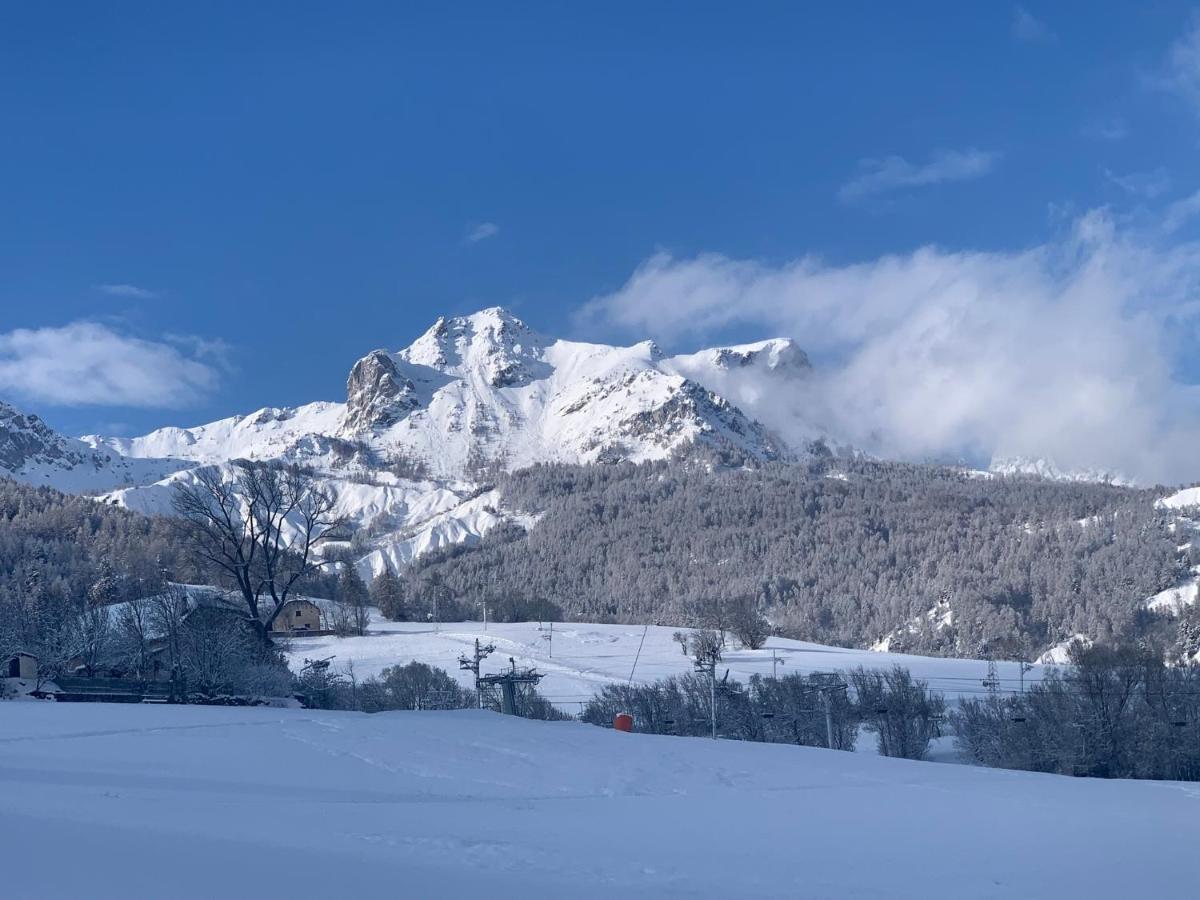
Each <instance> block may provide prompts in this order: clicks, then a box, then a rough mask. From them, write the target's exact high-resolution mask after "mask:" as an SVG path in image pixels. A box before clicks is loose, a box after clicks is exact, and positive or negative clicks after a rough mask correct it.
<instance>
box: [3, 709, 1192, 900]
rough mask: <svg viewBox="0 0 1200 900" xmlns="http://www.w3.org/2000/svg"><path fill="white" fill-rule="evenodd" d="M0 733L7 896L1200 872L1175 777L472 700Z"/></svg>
mask: <svg viewBox="0 0 1200 900" xmlns="http://www.w3.org/2000/svg"><path fill="white" fill-rule="evenodd" d="M0 748H2V753H3V758H4V765H3V766H2V767H0V817H2V818H3V820H4V823H5V828H4V837H3V841H2V843H0V859H2V860H3V882H4V886H5V889H6V891H7V893H9V894H11V895H12V896H17V897H32V896H43V897H45V896H50V897H66V896H76V897H89V898H95V900H108V898H126V897H130V896H171V897H174V898H178V900H187V898H211V897H218V896H239V897H245V896H297V897H316V896H326V897H342V896H353V897H356V898H376V897H378V898H385V897H387V898H392V897H397V896H409V897H448V896H463V897H466V896H486V897H495V898H532V897H568V896H569V897H577V898H601V897H605V898H607V897H613V896H622V897H637V898H652V897H653V898H665V897H680V898H682V897H687V898H710V897H711V898H728V897H764V898H765V897H773V898H774V897H778V898H785V897H786V898H795V897H859V898H889V900H895V898H925V897H929V896H932V895H938V896H952V897H956V898H960V900H971V898H991V900H996V898H1009V897H1011V898H1027V897H1088V898H1089V900H1107V898H1114V900H1116V898H1121V900H1124V898H1128V897H1136V896H1155V897H1167V896H1183V895H1186V894H1187V892H1188V891H1189V890H1190V885H1191V883H1192V880H1193V878H1192V867H1191V865H1190V864H1189V863H1188V862H1187V860H1189V859H1191V858H1192V856H1191V853H1192V843H1193V840H1192V834H1193V831H1194V820H1195V807H1196V797H1195V791H1194V789H1193V788H1192V787H1190V786H1187V785H1183V784H1165V783H1153V782H1120V781H1101V780H1095V779H1078V778H1075V779H1073V778H1063V777H1056V776H1046V775H1036V774H1029V773H1023V772H1006V771H1000V770H993V769H981V768H974V767H968V766H945V765H934V764H928V763H914V762H908V761H904V760H895V759H885V758H881V757H875V756H870V755H863V754H852V753H839V752H836V751H826V750H818V749H810V748H803V747H793V746H785V745H767V744H750V743H742V742H731V741H719V742H712V741H706V740H697V739H694V738H674V737H663V736H653V735H642V734H632V735H627V734H620V733H616V732H613V731H611V730H604V729H601V728H596V727H593V726H588V725H583V724H578V723H544V722H530V721H526V720H522V719H515V718H511V717H501V716H498V715H495V714H492V713H483V712H473V711H466V712H441V713H439V712H424V713H403V712H401V713H381V714H378V715H365V714H361V713H333V712H315V711H304V710H277V709H229V708H216V707H194V706H145V705H124V706H105V705H102V704H70V705H67V704H40V703H10V704H7V705H6V706H5V707H4V733H3V736H0ZM863 848H869V854H868V855H866V856H864V853H866V851H864V850H863ZM868 858H869V861H870V862H869V864H862V860H863V859H868Z"/></svg>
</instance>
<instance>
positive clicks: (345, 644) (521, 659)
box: [287, 610, 1043, 714]
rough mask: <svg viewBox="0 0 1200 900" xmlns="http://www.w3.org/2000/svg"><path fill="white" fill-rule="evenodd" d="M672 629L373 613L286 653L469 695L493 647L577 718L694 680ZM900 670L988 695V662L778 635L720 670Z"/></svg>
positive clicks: (737, 653)
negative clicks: (636, 687)
mask: <svg viewBox="0 0 1200 900" xmlns="http://www.w3.org/2000/svg"><path fill="white" fill-rule="evenodd" d="M683 630H684V631H685V632H687V631H689V629H683ZM677 631H679V629H676V628H672V627H666V626H661V625H650V626H641V627H639V626H636V625H604V624H596V623H587V622H557V623H554V624H553V626H552V625H551V624H550V623H549V622H512V623H496V622H491V623H489V624H488V625H487V626H486V627H485V626H484V624H483V622H482V621H474V622H445V623H441V624H439V625H438V626H437V627H436V629H435V627H434V625H433V624H431V623H425V622H422V623H417V622H389V621H388V620H386V619H384V618H382V617H381V616H380V615H379V613H378V610H373V611H372V616H371V623H370V629H369V632H368V633H367V634H366V635H364V636H361V637H359V636H353V637H337V636H334V635H327V636H322V637H296V638H292V639H290V640H289V641H288V642H287V655H288V660H289V664H290V666H291V668H292V670H293V671H299V670H300V668H301V667H302V666H303V665H304V661H305V660H307V659H326V658H329V657H333V660H332V665H333V668H334V669H335V670H336V671H339V672H342V673H345V672H349V671H352V672H353V674H354V677H355V678H356V679H359V680H363V679H366V678H370V677H373V676H378V675H379V673H380V672H382V671H383V670H384V669H385V668H387V667H389V666H398V665H406V664H407V663H410V662H422V663H426V664H427V665H431V666H435V667H437V668H440V669H443V670H445V671H446V672H448V673H450V674H451V675H454V676H456V677H457V678H458V681H459V683H460V684H461V685H462V686H463V687H469V688H473V687H474V683H473V676H472V675H471V673H470V672H465V671H462V670H460V669H459V666H458V659H459V657H460V656H461V655H463V654H464V653H465V654H467V655H468V656H469V655H470V654H471V652H472V650H473V648H474V644H475V641H476V640H478V641H480V642H481V643H482V644H492V645H494V646H495V648H496V649H495V652H494V653H493V654H492V655H491V656H489V657H488V658H487V659H486V660H485V661H484V663H483V664H482V666H481V672H482V673H483V674H489V673H495V672H500V671H503V670H505V669H507V668H508V667H509V665H510V663H509V660H510V659H511V660H513V661H515V663H516V665H517V666H518V667H525V666H533V667H536V669H537V670H538V671H539V672H540V673H542V674H543V675H544V676H545V677H544V678H543V679H542V682H541V684H540V686H539V688H538V690H539V691H540V692H541V693H542V694H544V695H545V696H546V697H547V699H549V700H550V701H551V702H553V703H554V704H555V705H557V706H558V707H560V708H561V709H563V710H564V711H566V712H569V713H572V714H577V713H578V712H579V710H580V707H581V704H583V703H585V702H586V701H587V700H589V699H591V697H592V695H593V694H595V693H596V692H597V691H598V690H599V689H600V688H601V687H603V686H604V685H607V684H625V683H628V682H629V681H630V680H631V679H632V681H634V682H635V683H639V684H646V683H650V682H654V681H659V680H661V679H664V678H669V677H671V676H673V675H684V674H688V673H690V672H691V671H692V661H691V658H690V657H688V656H686V655H684V653H683V652H682V650H681V648H680V645H679V643H678V642H677V641H676V640H675V639H674V634H675V633H676V632H677ZM896 665H899V666H903V667H904V668H906V669H908V670H909V671H911V672H912V675H913V677H914V678H918V679H921V680H922V681H927V682H928V683H929V686H930V688H931V689H933V690H935V691H938V692H939V693H942V694H945V695H946V696H947V697H950V698H952V699H953V698H955V697H958V696H974V695H978V694H983V693H984V692H985V689H984V687H983V679H984V678H986V677H987V674H988V664H987V663H986V662H984V661H982V660H974V659H948V658H935V657H928V656H910V655H905V654H902V653H879V652H873V651H870V650H852V649H846V648H842V647H829V646H825V645H822V644H814V643H810V642H807V641H795V640H789V639H788V638H781V637H771V638H768V639H767V641H766V644H765V645H764V646H763V647H761V648H759V649H757V650H750V649H746V648H744V647H741V646H739V645H738V642H737V641H736V640H735V639H734V638H733V637H732V636H730V638H729V641H728V648H727V649H726V651H725V652H724V655H723V658H722V660H721V664H720V670H721V673H722V675H723V674H724V672H725V671H726V670H728V671H729V677H730V678H731V679H733V680H735V681H740V682H743V683H745V682H747V681H749V679H750V676H751V675H763V676H769V675H778V676H784V675H797V674H800V675H809V674H812V673H814V672H834V671H841V672H844V671H848V670H850V669H854V668H857V667H859V666H863V667H865V668H868V669H890V668H891V667H892V666H896ZM996 665H997V675H998V677H999V679H1000V688H1001V690H1002V691H1005V692H1007V691H1016V690H1018V688H1019V686H1020V684H1021V673H1020V669H1019V664H1017V663H1014V662H999V663H997V664H996ZM1042 671H1043V667H1042V666H1035V667H1034V668H1033V669H1031V670H1030V671H1029V672H1027V673H1026V674H1025V684H1027V685H1028V684H1032V683H1033V682H1034V681H1036V680H1038V679H1039V678H1041V676H1042Z"/></svg>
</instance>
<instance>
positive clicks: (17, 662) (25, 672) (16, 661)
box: [4, 651, 38, 681]
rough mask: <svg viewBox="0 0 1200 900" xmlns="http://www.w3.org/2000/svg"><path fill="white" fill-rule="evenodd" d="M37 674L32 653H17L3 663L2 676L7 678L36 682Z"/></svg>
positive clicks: (35, 658) (36, 666) (35, 659)
mask: <svg viewBox="0 0 1200 900" xmlns="http://www.w3.org/2000/svg"><path fill="white" fill-rule="evenodd" d="M37 673H38V663H37V657H36V656H34V655H33V654H32V653H26V652H24V651H19V652H17V653H14V654H13V655H12V656H10V657H9V658H8V659H6V660H5V661H4V675H5V677H7V678H21V679H23V680H25V681H37Z"/></svg>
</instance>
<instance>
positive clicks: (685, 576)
mask: <svg viewBox="0 0 1200 900" xmlns="http://www.w3.org/2000/svg"><path fill="white" fill-rule="evenodd" d="M497 489H498V490H499V491H500V493H501V495H502V496H503V498H504V499H503V502H504V504H505V505H506V506H508V507H509V508H510V509H516V510H519V511H521V512H523V513H525V514H526V515H528V516H530V517H536V521H537V525H536V527H534V528H532V529H527V530H526V529H518V528H511V527H506V528H501V529H498V530H496V531H495V532H493V533H492V534H490V535H489V536H488V537H487V538H486V539H485V540H484V541H483V542H482V543H480V544H479V545H478V546H476V547H474V548H450V549H448V550H446V551H442V552H438V553H432V554H429V555H427V556H424V557H422V558H420V559H419V560H418V561H417V562H416V564H415V566H414V567H412V568H411V569H409V570H408V571H407V580H408V583H409V586H410V587H409V592H410V594H411V595H412V596H413V597H414V598H419V597H421V596H422V595H424V594H427V593H428V591H429V585H430V584H431V583H437V584H438V585H439V586H442V587H444V588H445V589H447V590H449V592H450V593H451V594H452V595H453V596H455V597H457V598H460V599H461V600H462V601H463V603H465V604H466V606H465V607H464V610H463V611H464V612H465V613H466V614H469V615H477V613H476V612H475V610H474V607H473V605H472V604H475V603H477V602H478V600H479V598H480V596H481V595H483V596H492V597H505V598H513V597H524V598H528V599H529V600H530V601H532V600H542V601H549V602H550V603H552V604H554V605H556V606H557V607H559V608H560V609H561V610H562V613H561V615H562V616H563V617H565V618H574V619H581V620H584V621H619V622H663V623H667V624H673V623H680V624H702V623H703V622H702V620H703V618H704V616H705V615H707V613H706V609H708V607H710V606H711V604H712V603H714V602H722V601H724V602H733V601H738V600H745V599H748V600H749V601H752V602H753V603H754V604H755V605H756V606H757V607H758V608H760V609H761V610H763V612H764V613H765V614H766V615H767V617H768V618H769V619H770V620H771V621H772V623H773V624H774V625H775V626H776V628H777V629H779V630H780V631H781V633H783V634H785V635H787V636H790V637H798V638H802V639H805V640H815V641H819V642H821V643H828V644H836V645H839V646H858V647H867V646H871V645H874V644H877V643H879V642H881V641H886V646H888V647H889V648H890V649H892V650H898V651H906V652H916V653H934V654H938V655H947V656H967V657H985V656H987V655H989V654H998V655H999V656H1001V657H1002V658H1009V659H1012V658H1017V656H1018V655H1021V654H1024V655H1025V656H1026V657H1027V658H1029V659H1034V658H1036V657H1037V656H1038V655H1039V654H1040V653H1042V652H1043V651H1044V650H1046V649H1048V648H1049V647H1051V646H1052V645H1055V644H1057V643H1058V642H1060V641H1063V640H1065V639H1068V638H1070V637H1071V636H1073V635H1076V634H1085V635H1088V636H1090V637H1092V638H1093V639H1101V640H1111V639H1113V638H1116V637H1120V636H1123V635H1130V634H1135V635H1146V634H1147V633H1149V632H1150V631H1154V630H1157V631H1159V632H1160V635H1159V636H1160V637H1161V638H1163V639H1164V640H1165V641H1166V642H1167V643H1168V644H1169V643H1170V642H1171V641H1172V640H1173V630H1174V623H1173V622H1172V621H1169V618H1170V617H1169V616H1156V615H1149V614H1148V611H1147V601H1148V600H1149V598H1152V597H1154V596H1156V595H1158V594H1159V592H1161V591H1163V590H1165V589H1169V588H1174V587H1177V586H1180V585H1186V584H1187V583H1188V581H1189V580H1190V579H1191V577H1192V571H1191V567H1192V566H1194V565H1196V564H1197V563H1198V562H1200V557H1197V555H1196V552H1195V551H1194V550H1193V548H1192V547H1191V542H1190V541H1189V540H1187V539H1186V537H1185V532H1190V529H1191V528H1192V526H1191V525H1190V524H1189V521H1188V520H1186V519H1184V518H1181V517H1179V516H1178V515H1177V513H1176V512H1175V511H1173V510H1170V509H1167V508H1165V507H1163V506H1161V505H1158V504H1156V500H1157V498H1158V497H1159V496H1160V493H1159V492H1155V491H1135V490H1131V489H1128V488H1119V487H1115V486H1111V485H1103V484H1086V483H1077V482H1052V481H1045V480H1041V479H1028V478H978V477H973V476H971V475H970V474H967V473H963V472H960V471H955V470H950V469H939V468H935V467H929V466H914V465H903V464H896V463H893V464H883V463H875V462H870V461H856V460H847V459H841V460H837V459H826V460H816V461H813V462H811V463H810V464H808V465H804V466H797V465H767V466H763V467H760V468H758V469H756V470H753V471H742V470H724V471H710V470H708V469H703V468H698V467H690V468H689V467H679V466H675V467H666V466H610V467H604V468H596V467H579V466H547V467H539V468H533V469H527V470H524V471H521V472H517V473H515V474H513V475H511V476H508V477H506V478H502V479H500V480H499V482H498V483H497ZM1154 611H1157V612H1165V611H1164V610H1161V609H1158V610H1152V611H1151V612H1154ZM931 612H933V613H935V614H933V615H931ZM417 613H418V614H417V616H416V617H417V618H421V617H423V615H424V608H423V607H421V606H419V605H418V606H417Z"/></svg>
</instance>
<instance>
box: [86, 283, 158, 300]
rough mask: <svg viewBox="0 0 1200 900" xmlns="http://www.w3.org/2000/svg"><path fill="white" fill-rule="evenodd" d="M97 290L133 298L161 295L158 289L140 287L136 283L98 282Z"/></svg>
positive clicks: (142, 298) (152, 297)
mask: <svg viewBox="0 0 1200 900" xmlns="http://www.w3.org/2000/svg"><path fill="white" fill-rule="evenodd" d="M96 290H98V291H99V292H100V293H102V294H108V295H109V296H111V297H128V298H130V299H133V300H153V299H155V298H156V297H158V296H159V293H158V291H152V290H149V289H148V288H143V287H138V286H137V285H136V284H98V285H96Z"/></svg>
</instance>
